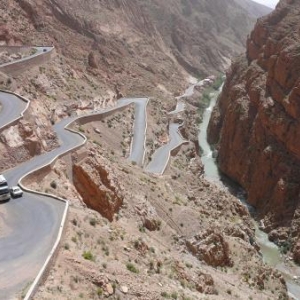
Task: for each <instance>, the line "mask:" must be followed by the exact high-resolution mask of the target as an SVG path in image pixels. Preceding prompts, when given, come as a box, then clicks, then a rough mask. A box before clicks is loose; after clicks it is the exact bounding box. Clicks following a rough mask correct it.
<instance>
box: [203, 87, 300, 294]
mask: <svg viewBox="0 0 300 300" xmlns="http://www.w3.org/2000/svg"><path fill="white" fill-rule="evenodd" d="M221 89H222V87H221V88H220V90H219V91H218V92H215V93H211V94H210V96H211V101H210V105H209V107H208V108H206V110H205V111H204V114H203V120H202V123H201V124H200V127H199V135H198V141H199V145H200V147H201V149H202V155H201V160H202V163H203V165H204V173H205V177H206V179H207V180H209V181H211V182H214V183H215V184H216V185H218V186H220V187H223V188H226V187H225V186H224V184H223V181H222V178H221V174H220V172H219V170H218V166H217V164H216V160H215V158H214V155H213V151H212V149H211V147H210V145H209V144H208V142H207V127H208V123H209V119H210V116H211V113H212V110H213V107H214V106H215V104H216V101H217V98H218V95H219V93H220V91H221ZM240 200H241V201H242V202H243V203H244V199H241V198H240ZM244 204H245V205H246V206H247V207H248V208H249V206H248V205H247V204H246V203H244ZM255 234H256V240H257V243H258V244H259V246H260V249H261V250H260V252H261V254H262V257H263V261H264V262H265V263H266V264H268V265H270V266H272V267H274V268H276V269H278V270H279V271H280V272H281V273H282V275H283V276H284V278H285V280H286V283H287V287H288V291H289V296H290V297H291V298H293V299H296V300H300V285H299V283H297V282H296V281H295V280H294V278H295V276H297V277H298V276H299V278H300V267H298V266H296V265H295V264H294V263H292V262H291V261H288V262H287V261H285V259H286V258H285V257H283V256H282V255H281V254H280V251H279V249H278V247H277V246H276V245H275V244H274V243H272V242H270V241H269V240H268V235H267V234H266V233H265V232H263V231H261V230H260V229H259V227H258V224H257V223H256V231H255Z"/></svg>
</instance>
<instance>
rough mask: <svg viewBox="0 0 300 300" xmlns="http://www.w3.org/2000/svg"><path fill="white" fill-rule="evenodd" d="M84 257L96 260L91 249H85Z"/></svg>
mask: <svg viewBox="0 0 300 300" xmlns="http://www.w3.org/2000/svg"><path fill="white" fill-rule="evenodd" d="M82 257H83V258H84V259H86V260H91V261H95V257H94V255H93V254H92V253H91V251H84V252H83V254H82Z"/></svg>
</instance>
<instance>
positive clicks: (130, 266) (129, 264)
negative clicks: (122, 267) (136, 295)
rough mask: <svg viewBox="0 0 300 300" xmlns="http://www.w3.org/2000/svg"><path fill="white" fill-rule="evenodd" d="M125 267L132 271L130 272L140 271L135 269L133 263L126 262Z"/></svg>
mask: <svg viewBox="0 0 300 300" xmlns="http://www.w3.org/2000/svg"><path fill="white" fill-rule="evenodd" d="M126 268H127V270H129V271H130V272H132V273H136V274H138V273H139V272H140V271H139V270H138V269H137V267H136V266H135V265H134V264H132V263H130V262H129V263H127V264H126Z"/></svg>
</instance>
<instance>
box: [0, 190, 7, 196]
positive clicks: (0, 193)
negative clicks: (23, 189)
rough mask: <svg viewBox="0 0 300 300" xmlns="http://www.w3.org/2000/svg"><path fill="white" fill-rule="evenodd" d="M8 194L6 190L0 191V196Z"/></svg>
mask: <svg viewBox="0 0 300 300" xmlns="http://www.w3.org/2000/svg"><path fill="white" fill-rule="evenodd" d="M7 193H9V191H8V189H0V195H3V194H7Z"/></svg>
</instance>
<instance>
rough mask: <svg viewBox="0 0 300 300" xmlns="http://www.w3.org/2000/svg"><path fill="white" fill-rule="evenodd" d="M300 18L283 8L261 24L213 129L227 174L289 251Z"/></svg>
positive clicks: (299, 185)
mask: <svg viewBox="0 0 300 300" xmlns="http://www.w3.org/2000/svg"><path fill="white" fill-rule="evenodd" d="M299 13H300V2H299V1H293V0H289V1H281V2H280V4H279V5H278V7H277V9H276V10H275V11H274V12H273V13H272V14H270V15H269V16H268V17H265V18H262V19H259V20H258V22H257V24H256V26H255V28H254V30H253V32H252V33H251V35H250V37H249V39H248V41H247V53H246V55H244V56H241V57H239V58H238V59H236V61H235V62H234V63H233V64H232V66H231V69H230V70H229V71H228V74H227V79H226V83H225V86H224V89H223V92H222V94H221V95H220V98H219V100H218V104H217V107H216V108H215V109H214V112H213V115H212V118H211V121H210V125H209V140H210V142H211V143H212V144H217V145H218V146H217V147H218V149H219V157H218V162H219V166H220V168H221V170H222V171H223V172H224V173H226V174H227V175H228V176H229V177H231V178H232V179H233V180H235V181H237V182H239V183H240V184H241V185H242V186H243V187H244V188H245V189H246V191H247V192H248V201H249V202H250V203H251V204H252V205H254V206H255V207H256V208H257V209H258V211H259V212H260V213H261V215H262V216H263V217H264V218H265V225H266V229H267V231H269V232H270V231H271V233H270V237H271V238H272V240H274V241H277V242H278V243H279V244H281V245H282V246H284V247H285V249H286V250H288V249H289V248H290V247H291V246H292V247H293V245H296V243H297V241H299V238H300V235H299V232H300V231H299V229H300V206H299V200H300V198H299V192H300V139H299V130H300V124H299V117H300V81H299V71H300V56H299V40H300V35H299V32H300V24H299ZM273 229H277V230H275V231H274V230H273ZM272 230H273V231H272ZM298 248H299V247H298ZM298 248H297V247H296V246H295V247H294V255H295V258H297V257H299V255H298V254H297V249H298Z"/></svg>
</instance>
